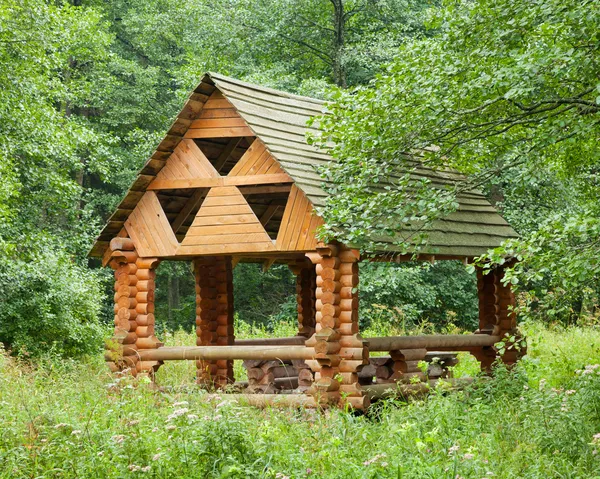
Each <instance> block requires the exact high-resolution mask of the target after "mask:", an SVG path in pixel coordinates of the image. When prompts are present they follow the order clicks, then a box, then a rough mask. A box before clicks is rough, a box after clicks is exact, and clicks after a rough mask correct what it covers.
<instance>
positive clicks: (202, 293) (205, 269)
mask: <svg viewBox="0 0 600 479" xmlns="http://www.w3.org/2000/svg"><path fill="white" fill-rule="evenodd" d="M194 271H195V276H196V335H197V339H196V345H198V346H208V345H219V346H226V345H232V344H233V342H234V334H233V269H232V266H231V257H229V256H225V257H202V258H198V259H196V260H194ZM196 367H197V370H198V372H197V378H198V383H199V384H204V385H207V386H209V385H211V386H212V385H214V386H219V387H222V386H225V385H227V384H231V383H233V382H234V378H233V361H232V360H217V361H197V362H196Z"/></svg>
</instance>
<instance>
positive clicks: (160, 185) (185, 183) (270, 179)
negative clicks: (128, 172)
mask: <svg viewBox="0 0 600 479" xmlns="http://www.w3.org/2000/svg"><path fill="white" fill-rule="evenodd" d="M292 182H293V180H292V178H291V177H290V176H289V175H287V174H286V173H276V174H272V175H247V176H224V177H218V178H194V179H188V180H158V179H157V180H154V181H153V182H152V183H150V185H148V188H147V189H148V190H180V189H187V188H213V187H216V186H255V185H273V184H277V183H292Z"/></svg>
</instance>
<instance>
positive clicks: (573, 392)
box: [565, 389, 577, 396]
mask: <svg viewBox="0 0 600 479" xmlns="http://www.w3.org/2000/svg"><path fill="white" fill-rule="evenodd" d="M576 392H577V391H576V390H575V389H567V390H566V391H565V394H566V395H567V396H571V395H572V394H575V393H576Z"/></svg>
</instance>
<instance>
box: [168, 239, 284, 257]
mask: <svg viewBox="0 0 600 479" xmlns="http://www.w3.org/2000/svg"><path fill="white" fill-rule="evenodd" d="M266 251H276V250H275V246H274V245H273V243H271V244H270V245H268V244H265V243H264V242H261V243H243V244H231V245H229V244H227V245H194V246H184V245H182V246H180V247H179V249H178V250H177V256H195V255H207V254H240V253H264V252H266Z"/></svg>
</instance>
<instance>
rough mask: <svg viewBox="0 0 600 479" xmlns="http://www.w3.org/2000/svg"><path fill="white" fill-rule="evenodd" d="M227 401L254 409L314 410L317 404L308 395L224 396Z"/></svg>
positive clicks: (222, 396)
mask: <svg viewBox="0 0 600 479" xmlns="http://www.w3.org/2000/svg"><path fill="white" fill-rule="evenodd" d="M221 398H223V399H224V400H225V401H237V402H238V404H240V405H242V406H243V405H247V406H254V407H260V408H263V407H295V408H314V407H317V402H316V401H315V398H314V397H312V396H308V395H306V394H222V395H221Z"/></svg>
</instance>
